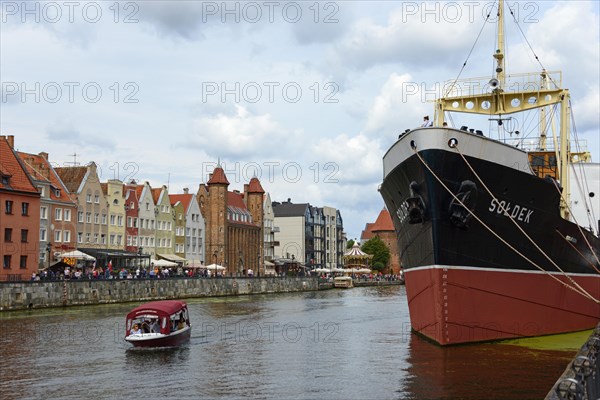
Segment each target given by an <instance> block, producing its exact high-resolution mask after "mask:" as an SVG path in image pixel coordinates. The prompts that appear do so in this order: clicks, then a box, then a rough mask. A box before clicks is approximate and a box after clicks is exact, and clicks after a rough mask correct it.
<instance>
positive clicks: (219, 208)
mask: <svg viewBox="0 0 600 400" xmlns="http://www.w3.org/2000/svg"><path fill="white" fill-rule="evenodd" d="M207 186H208V193H207V198H206V199H204V204H203V208H204V209H203V212H204V218H205V219H206V238H207V240H206V242H207V249H206V250H207V253H206V260H207V261H206V263H207V264H212V263H217V264H219V265H224V264H225V254H226V251H227V187H228V186H229V181H228V180H227V177H226V176H225V171H223V168H221V165H217V167H216V168H215V170H214V171H213V173H212V174H211V176H210V179H209V180H208V182H207ZM215 255H216V256H215ZM209 260H210V261H209Z"/></svg>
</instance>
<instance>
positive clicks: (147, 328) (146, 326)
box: [142, 320, 150, 333]
mask: <svg viewBox="0 0 600 400" xmlns="http://www.w3.org/2000/svg"><path fill="white" fill-rule="evenodd" d="M142 332H143V333H150V325H149V324H148V321H146V320H144V321H143V322H142Z"/></svg>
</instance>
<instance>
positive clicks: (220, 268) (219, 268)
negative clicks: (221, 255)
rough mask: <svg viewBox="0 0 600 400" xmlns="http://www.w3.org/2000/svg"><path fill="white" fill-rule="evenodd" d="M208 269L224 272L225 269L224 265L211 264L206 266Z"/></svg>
mask: <svg viewBox="0 0 600 400" xmlns="http://www.w3.org/2000/svg"><path fill="white" fill-rule="evenodd" d="M206 269H216V270H217V271H222V270H224V269H225V267H223V266H222V265H217V264H210V265H207V266H206Z"/></svg>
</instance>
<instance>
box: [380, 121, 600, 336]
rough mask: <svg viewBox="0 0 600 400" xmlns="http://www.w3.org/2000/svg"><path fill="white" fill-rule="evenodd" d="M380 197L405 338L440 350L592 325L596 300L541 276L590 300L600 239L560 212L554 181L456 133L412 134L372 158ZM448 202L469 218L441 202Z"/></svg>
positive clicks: (496, 146) (599, 288) (517, 158)
mask: <svg viewBox="0 0 600 400" xmlns="http://www.w3.org/2000/svg"><path fill="white" fill-rule="evenodd" d="M452 140H456V141H457V142H458V143H459V144H460V146H461V150H462V152H463V155H464V157H465V159H466V160H467V162H465V159H463V158H462V157H461V156H460V155H459V154H458V152H457V151H456V149H453V148H451V147H450V146H449V143H450V142H451V141H452ZM415 149H416V150H417V151H418V154H419V156H417V154H415V151H414V150H415ZM467 163H468V164H467ZM425 164H426V165H427V166H428V167H429V168H431V171H430V170H429V169H428V168H427V166H426V165H425ZM469 166H471V167H472V168H473V169H474V170H475V171H476V172H477V176H476V175H475V174H474V173H473V172H472V171H471V168H470V167H469ZM436 177H437V178H439V180H441V181H442V182H443V183H444V185H445V186H446V187H444V186H443V185H442V184H440V182H439V181H438V179H437V178H436ZM480 179H481V181H483V183H485V186H487V188H488V189H489V190H490V191H491V193H492V194H493V197H492V195H490V194H489V193H488V191H487V189H486V188H485V187H484V185H483V184H482V183H481V181H480ZM380 192H381V195H382V197H383V199H384V201H385V203H386V206H387V209H388V210H389V211H390V215H391V216H392V220H393V223H394V228H395V230H396V234H397V239H398V248H399V251H400V259H401V261H402V267H403V270H404V274H405V279H406V288H407V295H408V301H409V311H410V316H411V325H412V328H413V329H414V330H415V331H417V332H420V333H421V334H423V335H424V336H426V337H428V338H430V339H432V340H434V341H435V342H437V343H439V344H441V345H448V344H458V343H469V342H477V341H487V340H498V339H506V338H513V337H524V336H537V335H547V334H554V333H563V332H570V331H577V330H584V329H590V328H593V327H594V326H595V325H596V324H597V323H598V321H599V320H600V305H599V304H598V303H597V302H595V301H593V300H591V299H590V298H588V297H586V296H585V295H584V294H582V293H577V292H575V291H574V290H571V289H569V288H567V286H565V285H564V284H562V283H560V282H557V280H556V279H554V278H553V277H555V278H557V279H559V280H560V281H562V282H566V283H567V284H568V285H571V286H574V285H573V283H572V282H570V281H569V279H568V278H567V277H566V276H565V274H563V272H561V271H560V270H559V269H558V268H560V269H561V270H562V271H564V272H565V273H566V274H567V275H568V276H569V277H571V279H573V280H574V281H575V282H577V283H578V284H579V285H581V286H582V287H583V288H584V289H585V290H586V291H587V292H588V293H589V294H590V295H591V296H592V297H594V298H595V299H599V298H600V279H599V274H598V272H597V271H598V268H600V266H599V265H598V262H597V259H596V257H595V256H594V254H593V253H594V252H595V253H596V254H599V253H600V241H599V239H598V237H596V236H594V235H593V234H592V233H590V232H589V231H587V230H582V229H580V228H579V227H578V226H577V225H575V224H574V223H572V222H570V221H567V220H565V219H563V218H562V217H561V216H560V212H559V202H560V195H559V193H558V191H557V190H556V187H555V186H554V183H553V182H551V181H549V180H544V179H540V178H538V177H536V176H535V175H533V174H532V173H531V171H530V170H529V166H528V161H527V157H526V154H525V153H523V152H522V151H520V150H517V149H514V148H511V147H510V146H506V145H505V144H503V143H499V142H496V141H493V140H491V139H489V138H485V137H481V136H478V135H472V134H469V133H467V132H462V131H456V130H452V129H425V130H417V131H414V132H411V133H409V134H407V135H406V136H405V137H404V138H401V139H400V140H399V141H398V142H396V144H394V146H392V148H391V149H390V150H389V151H388V153H387V154H386V156H385V157H384V180H383V183H382V186H381V189H380ZM450 192H451V193H450ZM465 193H467V195H465ZM453 194H454V195H456V196H459V197H461V196H462V198H463V199H464V200H465V204H467V205H468V207H469V209H470V210H471V211H472V213H473V214H474V215H476V216H477V218H474V217H472V216H471V215H470V214H469V213H468V212H466V210H465V209H464V207H462V206H460V205H456V204H454V206H453V205H452V202H453V199H454V198H453ZM500 204H502V207H500ZM528 237H529V238H530V239H531V240H530V239H529V238H528ZM566 238H570V239H569V240H566ZM532 242H533V243H532ZM534 243H535V244H534ZM588 243H589V244H590V246H591V249H593V251H592V250H591V249H590V246H588ZM536 246H539V249H538V247H536ZM540 249H541V250H543V251H540Z"/></svg>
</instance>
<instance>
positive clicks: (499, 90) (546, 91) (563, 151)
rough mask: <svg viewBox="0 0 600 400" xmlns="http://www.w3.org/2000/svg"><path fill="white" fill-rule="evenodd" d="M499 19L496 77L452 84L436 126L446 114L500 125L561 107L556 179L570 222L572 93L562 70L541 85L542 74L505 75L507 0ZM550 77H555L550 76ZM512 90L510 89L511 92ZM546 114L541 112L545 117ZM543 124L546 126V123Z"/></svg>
mask: <svg viewBox="0 0 600 400" xmlns="http://www.w3.org/2000/svg"><path fill="white" fill-rule="evenodd" d="M497 17H498V19H497V43H498V46H497V49H496V51H495V52H494V54H493V57H494V59H495V60H496V70H495V74H494V76H493V78H492V79H489V77H488V78H473V79H463V80H461V81H460V82H459V81H458V79H457V80H456V81H454V82H452V84H451V86H450V87H451V88H456V90H454V92H453V93H449V94H448V95H446V96H444V97H441V98H439V99H437V100H436V108H435V125H436V126H440V127H441V126H443V123H444V120H445V113H446V111H448V112H459V113H468V114H479V115H486V116H488V117H492V116H497V117H498V118H497V119H496V120H497V121H498V122H499V124H500V122H501V121H502V117H503V116H505V115H507V114H513V113H519V112H524V111H530V110H534V109H536V108H540V109H542V110H543V109H544V108H545V107H548V106H551V105H555V104H557V105H558V104H559V105H560V133H559V134H560V137H559V143H558V144H559V146H558V147H559V148H558V149H556V151H557V157H556V164H557V165H556V167H557V174H556V178H557V179H558V180H559V181H560V184H561V186H562V188H563V193H562V197H561V203H560V213H561V215H562V217H563V218H565V219H569V216H570V214H569V211H568V210H569V207H568V206H567V205H568V204H570V187H569V165H570V162H571V151H570V148H569V136H570V135H569V132H570V124H569V122H570V118H571V109H570V95H569V91H568V90H567V89H563V88H561V81H562V79H561V76H562V74H561V73H560V71H554V72H549V71H545V70H544V71H543V72H542V82H540V79H539V77H540V73H535V74H516V75H507V74H506V70H505V55H506V52H505V37H504V0H498V14H497ZM551 75H553V76H554V77H551ZM507 78H508V80H511V81H512V79H511V78H513V79H515V82H511V84H510V86H509V85H508V84H507ZM484 79H485V80H484ZM487 79H489V81H488V80H487ZM519 79H520V80H519ZM461 84H464V86H461ZM509 87H510V90H508V89H509ZM464 88H466V90H465V89H464ZM465 92H466V93H465ZM544 113H545V112H542V115H544ZM540 125H542V126H543V125H544V123H542V124H540ZM542 129H544V128H542ZM545 133H546V132H545V131H544V130H542V131H541V134H542V135H543V136H545ZM540 145H541V146H542V148H545V147H546V142H545V137H542V138H541V142H540Z"/></svg>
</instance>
